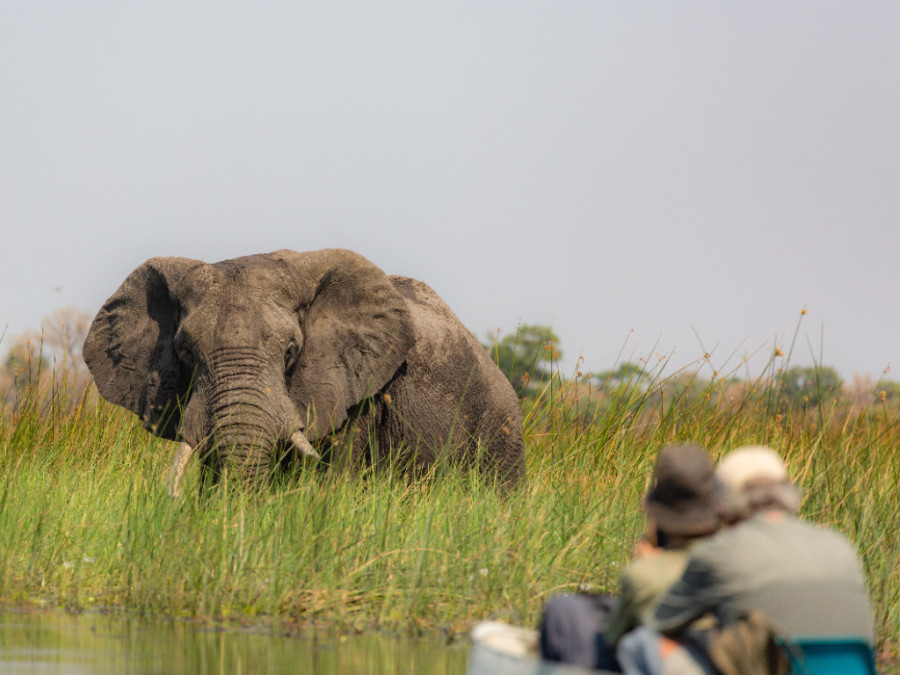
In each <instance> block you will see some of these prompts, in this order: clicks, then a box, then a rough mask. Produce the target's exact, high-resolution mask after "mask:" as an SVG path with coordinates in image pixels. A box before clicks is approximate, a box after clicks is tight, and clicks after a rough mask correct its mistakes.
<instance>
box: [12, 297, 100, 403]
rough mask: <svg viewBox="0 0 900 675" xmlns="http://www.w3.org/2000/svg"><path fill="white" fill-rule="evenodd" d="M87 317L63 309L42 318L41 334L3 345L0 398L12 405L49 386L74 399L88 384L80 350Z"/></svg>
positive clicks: (32, 333) (26, 334) (32, 332)
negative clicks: (5, 349) (11, 402)
mask: <svg viewBox="0 0 900 675" xmlns="http://www.w3.org/2000/svg"><path fill="white" fill-rule="evenodd" d="M90 319H91V316H90V314H89V313H87V312H85V311H82V310H79V309H75V308H72V307H67V308H64V309H59V310H56V311H55V312H53V313H52V314H51V315H49V316H45V317H44V318H43V320H42V322H41V330H40V331H36V330H29V331H26V332H24V333H22V334H21V335H18V336H15V337H13V338H12V339H11V340H9V342H8V343H7V344H8V345H9V346H8V348H7V352H6V355H5V356H4V357H3V358H2V359H0V398H2V399H3V400H8V401H16V400H19V399H22V398H23V397H27V392H28V391H29V390H33V389H34V388H38V389H39V388H41V387H45V386H48V385H50V384H53V386H55V387H57V390H58V391H64V392H66V396H70V397H77V396H78V395H79V393H80V392H83V391H84V388H85V387H86V386H87V383H88V381H89V374H88V370H87V366H86V365H85V363H84V357H83V356H82V353H81V349H82V346H83V345H84V341H85V338H86V337H87V332H88V329H89V327H90Z"/></svg>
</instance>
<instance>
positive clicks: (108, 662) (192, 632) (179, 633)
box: [0, 613, 467, 675]
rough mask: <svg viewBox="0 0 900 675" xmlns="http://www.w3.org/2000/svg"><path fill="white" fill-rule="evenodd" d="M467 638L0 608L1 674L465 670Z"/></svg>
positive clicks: (422, 671) (424, 671)
mask: <svg viewBox="0 0 900 675" xmlns="http://www.w3.org/2000/svg"><path fill="white" fill-rule="evenodd" d="M466 655H467V648H466V646H465V644H459V645H457V646H452V647H447V646H443V645H437V644H435V643H433V642H424V641H414V640H396V639H392V638H389V637H385V636H380V635H366V636H353V637H346V638H342V639H328V640H312V639H309V638H294V637H281V636H272V635H267V634H260V633H250V632H233V631H232V632H220V631H204V630H197V629H196V628H195V627H193V626H190V625H188V624H185V623H181V622H165V621H144V620H137V619H133V618H127V617H122V616H104V615H91V614H86V615H79V616H71V615H66V614H15V613H5V614H0V673H2V674H3V675H19V674H25V673H27V674H28V675H34V674H37V673H40V674H41V675H51V674H53V675H56V674H61V673H65V674H66V675H87V674H91V675H94V674H97V675H105V674H107V673H109V674H112V673H116V674H119V673H127V674H141V675H144V674H146V673H192V674H194V673H234V674H243V673H315V674H317V675H318V674H325V673H372V674H376V673H377V674H380V673H385V674H387V673H434V674H436V675H444V674H446V675H451V674H456V673H464V672H465V666H466Z"/></svg>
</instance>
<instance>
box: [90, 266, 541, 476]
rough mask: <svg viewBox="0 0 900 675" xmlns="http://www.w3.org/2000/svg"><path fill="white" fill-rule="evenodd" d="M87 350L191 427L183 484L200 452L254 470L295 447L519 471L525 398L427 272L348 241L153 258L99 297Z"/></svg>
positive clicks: (221, 464)
mask: <svg viewBox="0 0 900 675" xmlns="http://www.w3.org/2000/svg"><path fill="white" fill-rule="evenodd" d="M84 357H85V361H86V362H87V364H88V366H89V368H90V370H91V372H92V373H93V375H94V379H95V381H96V383H97V387H98V389H99V390H100V393H101V394H102V395H103V397H104V398H106V399H108V400H109V401H112V402H113V403H116V404H118V405H121V406H124V407H125V408H127V409H129V410H131V411H132V412H134V413H135V414H137V415H139V416H140V417H141V419H142V420H143V423H144V426H145V428H146V429H148V430H149V431H151V432H152V433H154V434H156V435H158V436H161V437H163V438H167V439H171V440H179V441H181V445H180V446H179V449H178V451H177V453H176V456H175V460H174V463H173V466H172V471H171V473H170V480H171V483H170V490H171V491H172V492H174V493H177V492H178V481H179V478H180V476H181V472H182V471H183V469H184V466H185V465H186V464H187V462H188V461H189V460H190V458H191V456H192V455H193V454H194V453H195V452H199V454H200V456H201V457H202V459H203V462H204V463H205V464H206V465H207V466H208V467H210V468H211V469H212V470H213V474H214V475H219V473H220V472H221V470H222V469H225V468H227V469H229V470H230V471H232V472H235V471H236V472H237V473H238V475H239V476H241V477H242V478H243V479H244V480H245V482H248V483H256V482H259V481H260V479H262V478H263V477H265V476H266V475H267V474H268V472H269V471H270V469H271V468H272V467H273V466H274V464H275V463H276V462H277V461H278V460H279V458H280V457H282V456H283V454H284V451H285V450H286V449H287V448H288V447H293V448H295V449H297V450H299V451H300V452H302V453H304V454H306V455H309V456H313V457H319V454H320V453H322V454H326V453H327V455H326V458H330V459H332V460H333V461H337V460H338V457H337V454H338V453H337V451H336V448H339V449H344V450H346V452H345V453H342V454H341V456H342V457H346V458H348V459H349V460H351V461H353V462H369V461H372V459H373V455H372V454H371V453H372V449H373V448H374V449H375V452H376V453H377V455H378V456H375V457H374V459H377V460H380V459H384V458H386V457H387V456H388V455H390V456H391V458H392V460H395V461H396V460H400V461H403V462H406V463H408V464H412V465H414V466H416V467H419V468H422V467H427V466H429V465H430V464H431V463H432V462H433V461H434V460H435V459H436V457H437V455H438V453H441V452H450V453H453V456H454V458H456V459H462V460H465V461H467V462H470V463H471V462H476V461H477V462H478V465H479V467H480V468H481V469H482V470H484V471H485V472H486V473H488V474H489V475H493V474H494V473H496V474H497V475H498V476H499V478H500V480H501V481H502V482H503V484H504V485H512V484H515V483H516V482H518V481H519V480H520V479H521V478H522V476H523V474H524V456H523V446H522V421H521V414H520V411H519V405H518V400H517V399H516V395H515V392H514V391H513V389H512V387H511V386H510V384H509V382H508V381H507V380H506V378H505V377H504V376H503V374H502V373H501V372H500V370H499V369H498V368H497V367H496V365H495V364H494V363H493V362H492V361H491V359H490V358H489V357H488V355H487V354H486V353H485V351H484V349H483V348H482V347H481V345H480V344H479V342H478V340H476V339H475V337H474V336H473V335H472V334H471V333H470V332H469V331H468V330H466V328H465V327H464V326H463V325H462V323H460V321H459V319H458V318H457V317H456V316H455V315H454V314H453V312H452V311H451V310H450V308H449V307H447V305H446V304H444V302H443V301H441V299H440V298H439V297H438V296H437V294H436V293H435V292H434V291H433V290H432V289H431V288H429V287H428V286H427V285H426V284H424V283H422V282H419V281H415V280H413V279H408V278H405V277H396V276H394V277H388V276H387V275H385V274H384V272H382V271H381V270H380V269H379V268H378V267H376V266H375V265H374V264H372V263H371V262H369V261H368V260H366V259H365V258H363V257H362V256H360V255H358V254H355V253H352V252H350V251H345V250H339V249H328V250H323V251H314V252H308V253H296V252H294V251H287V250H282V251H277V252H275V253H270V254H265V255H253V256H247V257H243V258H235V259H233V260H225V261H223V262H220V263H216V264H212V265H210V264H206V263H203V262H200V261H197V260H190V259H187V258H152V259H150V260H148V261H147V262H145V263H144V264H143V265H141V266H140V267H138V268H137V269H136V270H135V271H134V272H132V273H131V274H130V275H129V276H128V278H127V279H125V281H124V282H123V284H122V285H121V286H120V287H119V289H118V290H117V291H116V292H115V294H114V295H113V296H112V297H111V298H110V299H109V300H107V302H106V304H104V305H103V307H102V308H101V309H100V311H99V312H98V314H97V316H96V317H95V319H94V322H93V324H92V325H91V330H90V333H89V334H88V337H87V341H86V343H85V346H84ZM373 436H374V437H373ZM310 442H312V443H310Z"/></svg>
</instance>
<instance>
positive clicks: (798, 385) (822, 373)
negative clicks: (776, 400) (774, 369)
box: [777, 366, 844, 408]
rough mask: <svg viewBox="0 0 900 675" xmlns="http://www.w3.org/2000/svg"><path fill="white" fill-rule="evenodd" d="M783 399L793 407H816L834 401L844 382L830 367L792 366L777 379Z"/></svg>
mask: <svg viewBox="0 0 900 675" xmlns="http://www.w3.org/2000/svg"><path fill="white" fill-rule="evenodd" d="M777 383H778V391H779V392H780V394H781V396H782V399H783V400H784V401H785V402H786V403H788V405H790V406H792V407H798V408H803V407H814V406H818V405H821V404H822V403H825V402H826V401H830V400H833V399H834V398H835V397H836V396H837V395H838V394H839V393H840V391H841V387H842V386H843V384H844V382H843V380H842V379H841V376H840V375H838V372H837V371H836V370H835V369H834V368H832V367H830V366H812V367H807V366H792V367H791V368H788V369H787V370H786V371H784V372H783V373H780V374H779V375H778V378H777Z"/></svg>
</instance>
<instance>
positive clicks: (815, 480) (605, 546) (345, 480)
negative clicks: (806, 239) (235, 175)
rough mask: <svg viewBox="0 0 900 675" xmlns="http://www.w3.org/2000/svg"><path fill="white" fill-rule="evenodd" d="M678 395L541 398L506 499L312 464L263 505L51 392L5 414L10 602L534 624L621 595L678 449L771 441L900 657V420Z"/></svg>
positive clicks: (358, 623)
mask: <svg viewBox="0 0 900 675" xmlns="http://www.w3.org/2000/svg"><path fill="white" fill-rule="evenodd" d="M40 382H44V384H40ZM26 384H27V383H26ZM665 384H666V380H665V378H658V379H656V380H654V381H653V382H651V383H649V386H645V387H629V386H626V385H627V383H624V384H623V383H619V384H618V385H617V387H618V388H617V389H615V390H608V391H605V392H604V393H603V396H602V397H599V398H598V397H597V396H593V397H592V396H591V394H590V392H586V389H585V387H584V386H583V384H581V383H579V382H577V381H573V382H567V383H562V382H560V381H559V380H554V381H553V382H551V383H548V384H547V385H546V387H545V389H544V390H542V391H538V392H532V395H531V396H529V397H528V399H527V400H525V401H523V409H524V411H525V435H526V447H527V456H528V477H527V482H526V483H525V484H524V485H523V486H521V488H519V489H517V490H515V491H513V492H512V493H511V494H508V495H505V496H504V495H502V494H500V493H498V491H497V490H495V489H494V488H493V486H491V485H488V484H485V482H484V481H483V480H482V479H481V478H480V477H479V476H477V475H474V474H470V473H466V472H464V471H459V470H454V469H453V468H452V467H445V466H440V467H437V468H436V470H435V472H434V473H433V474H432V475H430V476H429V477H426V478H424V479H422V480H416V481H409V480H407V479H405V478H404V477H403V476H401V475H396V474H394V473H393V472H391V471H390V470H384V471H376V472H375V473H374V474H357V475H347V474H343V475H342V474H338V473H336V472H331V473H329V472H321V471H311V470H305V471H303V470H301V471H298V472H297V473H296V474H291V475H280V476H277V477H276V479H275V480H274V482H273V484H272V486H271V487H270V488H267V489H264V490H262V491H260V492H256V493H247V492H244V491H242V490H240V489H227V488H226V489H222V488H219V489H215V490H212V491H210V492H208V493H205V494H202V495H201V494H200V491H199V490H198V489H196V486H197V485H199V478H198V476H197V470H196V468H193V469H192V471H191V472H189V474H188V476H187V482H186V485H185V488H186V489H185V496H184V497H183V498H181V499H179V500H172V499H170V498H169V497H168V496H167V495H166V493H165V490H164V480H163V476H164V474H165V471H166V468H167V465H168V463H169V461H170V460H171V457H172V455H173V453H174V450H175V444H174V443H167V442H164V441H160V440H158V439H154V438H153V437H151V436H150V435H149V434H147V433H146V432H144V431H143V430H142V429H141V428H140V426H139V424H138V422H137V420H136V419H135V418H134V417H133V416H131V415H130V414H128V413H126V412H124V411H122V410H120V409H118V408H116V407H114V406H111V405H109V404H107V403H106V402H104V401H102V400H100V399H99V397H98V396H97V395H96V393H95V392H94V391H93V390H92V389H89V390H87V391H86V392H84V393H81V394H79V395H77V396H75V397H72V396H71V395H68V394H66V392H65V391H63V390H61V389H60V388H54V387H52V386H48V385H47V384H46V378H44V379H42V380H41V379H39V380H35V382H33V383H31V384H28V386H25V387H24V389H23V390H22V392H23V393H22V395H20V396H19V398H18V399H17V400H16V401H15V402H14V403H13V402H10V401H5V402H4V403H3V405H2V411H0V603H3V604H7V605H17V606H26V607H29V606H30V607H45V606H50V607H57V606H62V607H66V608H71V609H82V608H87V607H116V608H125V609H128V610H132V611H137V612H144V613H150V614H163V615H170V616H183V617H193V618H196V619H198V620H201V621H207V622H221V621H226V622H227V621H235V622H253V623H263V624H272V625H277V626H278V627H279V628H287V629H291V628H300V629H309V628H312V627H316V628H323V629H329V630H331V629H338V630H369V629H380V630H388V631H395V632H401V633H404V634H409V633H414V634H415V633H419V634H422V633H437V632H441V631H443V632H446V633H448V634H458V633H460V632H462V631H465V630H466V629H467V628H468V626H469V625H470V624H471V623H472V622H473V621H475V620H477V619H481V618H485V617H493V618H501V619H505V620H508V621H512V622H516V623H520V624H525V625H534V624H536V622H537V620H538V617H539V613H540V610H541V607H542V605H543V603H544V601H545V600H546V598H547V597H548V596H550V595H551V594H554V593H558V592H563V591H573V590H576V589H578V588H591V589H593V590H595V591H614V590H615V587H616V583H617V577H618V570H619V569H620V568H621V566H622V565H623V564H625V563H626V562H627V560H628V559H629V556H630V550H631V547H632V545H633V543H634V542H635V541H636V539H637V538H638V537H639V536H640V535H641V533H642V528H643V524H642V522H643V521H642V515H641V498H642V495H643V494H644V492H645V491H646V488H647V485H648V481H649V478H650V474H651V471H652V466H653V462H654V460H655V456H656V452H657V450H658V449H659V448H660V447H661V446H662V445H663V444H665V443H670V442H676V441H688V440H690V441H695V442H698V443H700V444H702V445H704V446H706V447H708V448H709V449H710V451H711V453H712V454H713V456H714V458H717V457H719V456H721V454H722V453H724V452H726V451H728V450H730V449H732V448H734V447H737V446H739V445H743V444H748V443H764V444H768V445H771V446H773V447H775V448H776V449H778V450H779V451H780V452H781V453H783V455H784V456H785V458H786V461H787V463H788V465H789V468H790V471H791V473H792V475H793V476H794V477H795V479H796V480H797V482H798V483H799V485H800V486H801V488H802V489H803V491H804V494H805V499H804V503H803V507H802V511H803V514H804V515H805V516H806V517H809V518H811V519H813V520H815V521H818V522H821V523H823V524H827V525H831V526H834V527H836V528H838V529H839V530H841V531H842V532H844V533H845V534H846V535H847V536H848V537H850V538H851V539H852V540H853V541H854V542H855V544H856V545H857V546H858V548H859V550H860V552H861V554H862V559H863V563H864V565H865V569H866V573H867V575H868V581H869V589H870V592H871V596H872V599H873V603H874V606H875V612H876V619H877V626H878V634H879V641H880V644H881V648H882V649H883V650H884V653H885V654H891V653H893V654H896V650H897V645H898V639H900V581H898V579H900V575H898V574H897V570H898V569H900V535H898V533H900V508H898V507H897V498H896V491H897V486H898V484H900V462H898V455H897V445H898V441H900V415H898V413H897V411H896V410H895V409H893V408H890V407H888V406H887V405H885V404H880V403H878V402H877V401H876V402H875V403H873V404H872V405H870V406H869V407H866V408H863V409H860V408H854V407H852V406H851V405H850V404H849V403H843V402H841V401H840V400H835V401H832V402H831V403H830V404H828V405H827V406H822V407H821V408H820V409H815V410H784V409H780V408H778V407H777V406H773V405H772V402H771V396H770V395H769V394H770V393H771V392H770V391H769V390H768V389H767V388H766V387H767V385H766V380H765V378H762V377H761V378H758V379H756V380H754V381H751V382H750V383H749V384H747V386H744V387H742V388H740V389H739V391H738V393H737V394H736V393H735V391H736V390H735V387H734V386H733V384H729V385H726V384H725V383H723V381H722V380H714V381H713V382H711V383H707V384H706V385H705V389H704V390H703V391H701V392H700V394H699V395H692V396H687V395H686V394H683V393H682V394H678V393H677V391H676V393H674V394H672V393H671V392H670V393H669V394H666V393H665V391H666V390H665V386H664V385H665ZM594 394H596V392H594ZM601 399H602V400H603V401H604V404H603V405H597V404H596V401H597V400H601ZM891 658H894V657H891Z"/></svg>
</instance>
